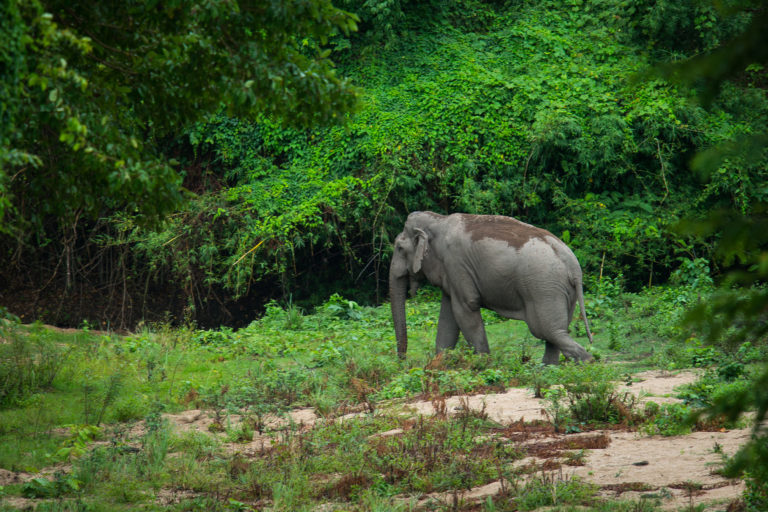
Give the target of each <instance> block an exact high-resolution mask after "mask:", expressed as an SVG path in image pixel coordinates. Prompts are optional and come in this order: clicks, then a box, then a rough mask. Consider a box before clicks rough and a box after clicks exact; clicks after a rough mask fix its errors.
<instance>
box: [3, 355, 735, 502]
mask: <svg viewBox="0 0 768 512" xmlns="http://www.w3.org/2000/svg"><path fill="white" fill-rule="evenodd" d="M635 378H636V379H640V380H641V382H635V383H633V384H632V385H631V386H624V387H623V390H625V391H629V392H631V393H633V394H636V395H638V397H639V398H641V399H642V400H643V401H648V400H653V401H656V402H659V403H662V402H671V401H675V400H676V399H675V398H673V397H671V396H670V395H672V394H674V391H675V388H677V387H678V386H680V385H682V384H686V383H689V382H692V381H694V380H695V379H696V374H695V373H694V372H690V371H685V372H680V373H677V374H672V373H669V372H663V371H657V370H656V371H650V372H645V373H641V374H637V375H635ZM438 407H441V408H442V405H441V404H438ZM545 407H546V402H545V401H544V400H540V399H536V398H534V397H533V393H532V392H531V391H530V390H528V389H521V388H513V389H509V390H507V391H506V392H504V393H494V394H487V395H475V396H468V397H450V398H447V399H446V400H445V407H444V409H443V410H442V411H437V412H438V413H444V414H448V415H451V414H458V413H461V412H462V411H463V410H464V409H467V408H470V409H472V410H482V411H484V412H485V413H486V414H487V415H488V417H489V418H490V419H492V420H494V421H496V422H498V423H500V424H502V425H509V424H511V423H513V422H519V421H520V420H525V421H532V420H545V419H547V416H546V412H545ZM379 410H380V411H383V412H387V413H393V412H394V413H399V414H413V415H432V414H435V413H436V411H435V405H434V404H433V403H432V402H430V401H414V402H410V403H406V404H396V405H389V406H384V407H381V408H380V409H379ZM358 414H362V413H352V414H348V415H346V416H344V417H342V418H340V420H342V421H343V420H344V418H348V417H352V416H356V415H358ZM164 417H165V418H166V419H167V420H168V421H169V422H170V423H171V424H172V425H173V426H174V428H175V429H176V430H177V431H179V432H188V431H193V430H197V431H201V432H210V431H211V424H212V423H214V419H213V415H212V414H211V413H209V412H206V411H203V410H190V411H184V412H182V413H178V414H166V415H164ZM241 421H242V418H240V417H238V416H229V417H228V418H227V419H226V425H227V426H229V427H230V428H231V427H233V426H236V425H238V424H239V423H240V422H241ZM317 421H319V418H318V416H317V415H316V414H315V412H314V410H312V409H309V408H305V409H297V410H294V411H291V412H290V413H289V414H288V415H287V417H285V418H277V417H272V418H268V419H267V420H265V426H266V427H268V429H269V430H272V431H278V432H279V431H280V430H281V428H282V427H287V426H289V425H291V424H293V425H294V426H297V427H298V430H299V431H300V432H301V431H306V430H308V429H311V428H312V426H313V425H314V424H315V423H316V422H317ZM337 421H339V418H337ZM143 428H144V427H143V425H142V424H137V425H136V426H134V427H133V429H132V430H131V432H130V434H129V437H134V436H138V435H140V434H141V433H142V430H143ZM286 431H287V429H286ZM401 433H402V432H401V431H399V429H396V430H392V431H388V432H382V433H380V434H377V436H390V435H399V434H401ZM596 434H600V435H604V436H608V439H609V440H608V442H607V443H605V444H606V445H607V446H605V447H604V448H596V449H590V450H587V451H586V452H585V453H586V454H585V457H584V465H583V466H577V467H569V466H564V467H563V468H562V469H560V470H558V471H559V474H558V476H557V478H574V477H578V478H582V479H584V480H586V481H589V482H593V483H595V484H597V485H599V486H601V489H602V490H601V494H603V495H604V496H605V497H607V498H611V497H616V496H619V495H620V496H621V497H622V498H623V499H632V498H641V497H642V498H648V499H653V500H659V501H660V502H661V503H662V504H663V506H664V508H667V509H675V508H678V507H684V506H689V505H693V506H696V505H698V504H704V505H705V508H706V510H724V509H725V508H726V507H727V503H728V502H730V501H732V500H735V499H737V498H739V497H740V495H741V493H742V491H743V483H742V482H740V481H732V480H728V479H726V478H724V477H722V476H720V475H718V474H717V473H716V471H717V468H718V467H719V466H720V463H721V461H722V457H723V454H725V455H731V454H733V453H734V452H735V451H736V450H737V449H738V447H739V446H741V445H742V444H744V443H745V442H746V441H747V440H748V439H749V430H748V429H735V430H729V431H721V432H695V433H693V434H690V435H686V436H675V437H661V436H644V435H642V434H639V433H636V432H624V431H604V432H598V433H596V432H589V433H585V434H583V435H596ZM565 437H566V436H564V435H558V434H552V433H545V434H540V435H537V436H535V437H534V438H532V439H529V440H528V441H526V442H528V443H531V442H534V443H535V442H552V441H553V440H557V439H563V438H565ZM573 438H574V437H573V436H571V437H569V439H573ZM272 442H273V437H269V436H267V435H259V434H258V433H256V434H254V437H253V440H252V441H250V442H247V443H228V444H227V451H228V452H229V453H241V454H243V455H245V456H248V455H255V454H257V453H259V452H260V451H262V450H264V449H265V448H268V447H269V446H270V445H271V444H272ZM523 462H525V463H527V462H529V461H523ZM51 472H52V471H49V473H51ZM35 476H39V475H28V474H23V473H12V472H10V471H5V470H1V469H0V485H6V484H9V483H18V482H24V481H28V480H29V479H31V478H34V477H35ZM502 488H503V485H502V482H492V483H490V484H487V485H484V486H482V487H478V488H475V489H471V490H469V491H464V492H463V493H461V494H459V495H458V498H459V499H461V500H463V501H464V502H468V501H470V502H471V501H479V500H483V499H484V498H485V497H487V496H491V495H495V494H497V493H499V492H500V491H501V490H502ZM632 489H639V490H632ZM175 498H178V497H177V496H165V497H164V501H166V502H173V501H174V499H175ZM453 499H454V496H453V493H451V494H447V495H441V494H434V495H429V496H426V497H424V498H423V499H422V500H421V502H422V503H426V501H429V500H437V501H443V502H446V503H451V502H452V501H453ZM9 504H10V503H9ZM17 506H18V505H17Z"/></svg>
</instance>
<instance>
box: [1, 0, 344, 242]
mask: <svg viewBox="0 0 768 512" xmlns="http://www.w3.org/2000/svg"><path fill="white" fill-rule="evenodd" d="M356 22H357V17H356V16H355V15H353V14H350V13H347V12H344V11H342V10H339V9H337V8H335V7H334V6H333V5H332V4H331V2H330V0H288V1H283V0H271V1H263V0H262V1H259V0H254V1H250V0H240V1H238V0H197V1H180V0H176V1H173V0H172V1H170V2H158V1H157V0H129V1H116V0H107V1H102V2H85V1H82V0H67V1H62V0H7V1H6V2H3V3H2V6H0V63H1V64H0V130H2V131H0V232H4V233H5V234H6V235H8V234H13V235H15V236H17V237H18V239H19V240H26V239H27V237H28V236H29V235H31V234H40V233H42V232H43V230H46V231H47V232H48V233H51V232H52V231H53V232H56V231H60V232H63V231H66V230H70V229H72V228H73V227H74V226H76V225H77V223H78V221H79V220H80V219H83V218H91V219H94V218H99V217H100V216H103V215H105V214H107V213H108V212H110V211H115V210H122V211H127V212H129V213H131V214H139V215H140V216H141V218H143V219H144V220H146V221H151V220H156V219H158V218H161V217H162V216H163V215H164V214H167V213H168V212H170V211H173V209H174V208H176V207H178V205H179V204H180V202H181V201H182V200H183V194H182V190H181V186H180V185H181V178H180V175H179V173H178V172H177V171H176V170H175V169H174V163H175V162H174V161H173V160H171V159H168V158H166V157H165V156H164V155H163V153H162V145H163V143H164V142H167V141H168V140H172V139H173V138H174V137H175V136H177V135H179V134H180V133H182V132H183V130H184V129H185V128H186V127H189V126H190V124H191V123H194V122H196V121H198V120H201V119H204V118H206V117H207V116H209V115H211V114H213V113H215V112H218V111H220V110H222V109H226V110H227V111H229V112H230V113H238V114H239V115H243V116H247V115H253V114H256V113H263V114H266V115H271V116H274V117H278V118H281V119H282V120H284V121H286V122H290V123H296V124H300V125H311V124H315V123H324V122H334V121H339V120H341V119H342V118H343V115H344V114H345V113H347V112H350V111H351V110H353V108H354V105H355V102H356V97H357V91H356V89H355V88H354V87H353V86H352V85H351V84H350V82H349V81H348V80H345V79H343V78H340V77H339V76H337V75H336V73H335V70H334V67H333V63H332V62H331V61H330V60H329V58H328V57H329V53H330V51H329V50H326V49H323V46H324V45H325V44H326V42H327V40H328V38H329V37H330V36H332V35H334V34H335V33H339V32H341V33H348V32H350V31H353V30H355V29H356Z"/></svg>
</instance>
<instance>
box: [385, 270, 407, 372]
mask: <svg viewBox="0 0 768 512" xmlns="http://www.w3.org/2000/svg"><path fill="white" fill-rule="evenodd" d="M407 288H408V277H407V276H403V277H395V276H392V275H391V273H390V277H389V300H390V305H391V307H392V323H393V324H394V325H395V339H396V340H397V356H398V357H399V358H400V359H405V353H406V351H407V350H408V331H407V329H406V326H405V295H406V292H407Z"/></svg>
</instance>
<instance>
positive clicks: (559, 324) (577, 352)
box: [389, 212, 592, 364]
mask: <svg viewBox="0 0 768 512" xmlns="http://www.w3.org/2000/svg"><path fill="white" fill-rule="evenodd" d="M424 278H426V279H427V280H428V281H429V282H430V283H432V284H433V285H435V286H438V287H440V289H442V291H443V299H442V303H441V305H440V317H439V319H438V323H437V340H436V348H437V352H438V353H439V352H441V351H443V350H445V349H447V348H453V347H455V346H456V341H457V340H458V336H459V331H461V332H462V333H463V334H464V337H465V338H466V339H467V341H468V342H469V343H470V345H472V346H473V347H474V349H475V351H476V352H480V353H487V352H489V349H488V339H487V338H486V335H485V326H484V325H483V319H482V317H481V315H480V308H487V309H492V310H493V311H496V312H497V313H498V314H499V315H501V316H503V317H506V318H514V319H516V320H524V321H525V323H526V324H528V328H529V329H530V331H531V334H533V335H534V336H535V337H537V338H539V339H542V340H544V341H546V349H545V351H544V363H546V364H557V363H558V361H559V359H560V352H561V351H562V352H563V354H564V355H565V356H566V357H568V358H570V359H574V360H577V361H586V360H590V359H592V356H590V355H589V353H588V352H587V351H586V350H584V348H583V347H582V346H581V345H579V344H578V343H576V342H575V341H573V338H571V336H570V335H569V334H568V325H569V324H570V322H571V318H572V317H573V312H574V308H575V306H576V302H577V301H578V303H579V306H580V309H581V317H582V319H583V320H584V325H585V326H586V330H587V336H588V337H589V342H590V343H592V333H591V332H590V330H589V323H588V322H587V315H586V312H585V311H584V295H583V291H582V276H581V267H580V266H579V262H578V260H577V259H576V256H574V254H573V252H571V250H570V249H569V248H568V246H567V245H565V244H564V243H563V242H562V241H561V240H560V239H559V238H557V237H556V236H554V235H553V234H552V233H550V232H549V231H546V230H544V229H540V228H537V227H534V226H531V225H530V224H526V223H524V222H520V221H519V220H517V219H513V218H512V217H504V216H500V215H469V214H463V213H454V214H452V215H439V214H437V213H433V212H413V213H411V214H410V215H409V216H408V220H407V221H406V222H405V228H404V229H403V232H402V233H400V234H399V235H397V238H395V244H394V254H393V255H392V264H391V266H390V268H389V294H390V300H391V305H392V320H393V322H394V325H395V336H396V338H397V354H398V356H400V358H404V357H405V352H406V350H407V348H408V337H407V331H406V324H405V296H406V290H407V289H408V288H410V290H411V293H415V292H416V290H417V289H418V286H419V283H420V282H421V281H422V280H423V279H424Z"/></svg>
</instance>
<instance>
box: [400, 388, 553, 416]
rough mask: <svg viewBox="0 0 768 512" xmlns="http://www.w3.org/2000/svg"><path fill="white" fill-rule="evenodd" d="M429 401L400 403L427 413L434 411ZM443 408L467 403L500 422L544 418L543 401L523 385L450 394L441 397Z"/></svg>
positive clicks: (450, 410)
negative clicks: (499, 389)
mask: <svg viewBox="0 0 768 512" xmlns="http://www.w3.org/2000/svg"><path fill="white" fill-rule="evenodd" d="M435 405H436V404H435V402H433V401H417V402H411V403H408V404H406V405H405V406H404V411H405V412H411V413H414V414H419V415H425V416H431V415H433V414H435V413H437V412H440V411H437V410H436V409H435ZM445 406H446V412H447V413H448V414H449V415H450V414H458V413H461V412H463V411H464V410H465V409H466V408H467V407H469V408H470V409H474V410H483V411H484V412H485V413H486V414H487V415H488V418H489V419H491V420H493V421H495V422H497V423H501V424H507V423H511V422H513V421H520V420H528V421H530V420H546V419H548V418H547V414H546V412H545V406H546V404H545V402H544V401H543V400H540V399H538V398H534V397H533V391H531V390H529V389H525V388H511V389H508V390H507V391H505V392H504V393H490V394H487V395H474V396H466V397H464V396H452V397H450V398H446V399H445Z"/></svg>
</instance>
